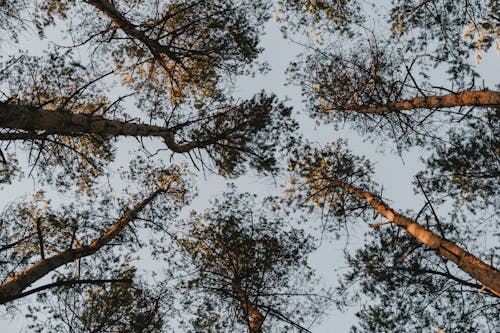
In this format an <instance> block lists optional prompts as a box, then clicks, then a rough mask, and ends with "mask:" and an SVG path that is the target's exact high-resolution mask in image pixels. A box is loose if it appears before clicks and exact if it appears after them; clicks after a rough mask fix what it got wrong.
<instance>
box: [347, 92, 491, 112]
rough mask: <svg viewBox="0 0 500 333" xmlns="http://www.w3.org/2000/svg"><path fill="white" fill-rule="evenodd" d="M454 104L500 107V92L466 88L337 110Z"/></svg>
mask: <svg viewBox="0 0 500 333" xmlns="http://www.w3.org/2000/svg"><path fill="white" fill-rule="evenodd" d="M456 106H482V107H500V92H498V91H491V90H466V91H462V92H460V93H457V94H448V95H441V96H426V97H415V98H412V99H408V100H405V101H401V102H394V103H389V104H383V105H373V106H363V105H354V104H348V105H342V106H340V107H338V109H339V110H344V111H357V112H360V113H389V112H395V111H404V110H413V109H441V108H451V107H456Z"/></svg>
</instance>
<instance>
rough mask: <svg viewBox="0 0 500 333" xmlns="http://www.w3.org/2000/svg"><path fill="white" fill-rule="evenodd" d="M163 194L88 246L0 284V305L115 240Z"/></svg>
mask: <svg viewBox="0 0 500 333" xmlns="http://www.w3.org/2000/svg"><path fill="white" fill-rule="evenodd" d="M163 192H165V190H163V189H159V190H157V191H155V192H153V193H152V194H151V195H150V196H148V197H147V198H146V199H144V200H143V201H141V202H140V203H138V204H137V205H136V206H135V207H134V208H133V209H131V210H129V211H128V212H127V213H125V214H124V215H123V216H122V217H121V218H120V219H118V221H116V223H115V224H114V225H113V226H112V227H111V228H109V229H108V230H107V231H106V232H104V233H103V234H102V235H101V236H100V237H98V238H96V239H94V240H92V241H91V242H90V244H89V245H86V246H81V247H77V248H74V249H73V248H70V249H67V250H65V251H63V252H61V253H59V254H57V255H54V256H52V257H50V258H47V259H41V260H39V261H38V262H36V263H35V264H33V265H32V266H31V267H29V268H27V269H25V270H23V271H21V272H19V273H18V274H16V275H14V276H12V277H10V278H9V279H8V280H7V281H5V282H4V283H1V284H0V304H4V303H7V302H9V301H12V300H15V299H17V298H19V295H20V294H22V293H23V291H24V290H25V289H26V288H28V287H29V286H30V285H32V284H33V283H35V282H36V281H38V280H40V279H41V278H42V277H44V276H45V275H47V274H48V273H50V272H52V271H53V270H55V269H57V268H58V267H61V266H63V265H66V264H68V263H70V262H73V261H75V260H77V259H79V258H83V257H87V256H90V255H92V254H94V253H96V252H97V251H99V250H100V249H101V248H102V247H103V246H104V245H106V244H108V243H109V242H111V241H112V240H113V239H114V238H116V237H117V236H118V235H119V234H120V233H121V232H122V231H123V229H125V227H126V226H127V225H128V224H129V223H130V222H131V221H133V220H134V219H135V218H136V217H137V215H138V214H139V213H140V212H141V211H142V210H143V209H144V208H145V207H146V206H147V205H148V204H150V203H151V202H152V201H153V200H154V199H155V198H156V197H157V196H158V195H160V194H161V193H163Z"/></svg>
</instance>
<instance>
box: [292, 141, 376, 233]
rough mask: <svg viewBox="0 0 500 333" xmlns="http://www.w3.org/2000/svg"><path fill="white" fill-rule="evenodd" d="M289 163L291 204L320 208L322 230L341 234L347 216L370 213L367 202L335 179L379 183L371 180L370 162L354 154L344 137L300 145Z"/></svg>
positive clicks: (366, 185) (369, 185) (370, 186)
mask: <svg viewBox="0 0 500 333" xmlns="http://www.w3.org/2000/svg"><path fill="white" fill-rule="evenodd" d="M288 167H289V170H290V173H291V175H290V187H289V188H287V189H286V191H285V193H286V195H287V196H288V198H289V203H288V204H289V205H292V206H299V207H304V208H306V209H308V211H309V212H310V213H312V212H313V210H315V209H317V210H319V211H320V212H321V218H322V220H323V226H322V230H323V231H329V232H334V233H335V234H337V235H339V232H340V231H341V230H343V229H344V228H345V227H346V224H345V223H346V222H347V221H348V220H349V221H350V220H352V219H355V218H359V217H365V218H366V217H367V216H368V215H367V214H366V210H367V208H369V206H368V205H367V204H366V202H363V201H362V200H359V199H358V198H356V197H354V196H352V195H350V194H349V193H346V191H345V190H344V189H342V188H341V187H339V186H338V184H337V183H336V182H337V181H338V180H340V181H343V182H346V183H349V184H356V186H360V187H362V188H366V189H373V188H375V186H376V184H374V183H373V181H372V180H371V177H372V174H373V169H372V166H371V164H370V162H369V161H368V160H367V159H366V158H364V157H358V156H355V155H353V154H352V153H351V152H350V150H349V149H348V148H347V147H346V143H345V142H344V141H342V140H338V141H336V142H333V143H331V144H329V145H328V146H326V147H324V148H323V149H321V150H320V149H317V148H313V147H311V146H309V145H306V146H304V147H302V148H300V149H297V150H296V151H295V153H294V156H293V157H292V158H291V159H290V162H289V166H288ZM332 220H333V221H332ZM330 222H334V223H330Z"/></svg>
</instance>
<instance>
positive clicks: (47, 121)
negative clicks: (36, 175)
mask: <svg viewBox="0 0 500 333" xmlns="http://www.w3.org/2000/svg"><path fill="white" fill-rule="evenodd" d="M0 127H2V128H9V129H16V130H24V131H29V132H31V133H5V134H4V135H5V136H6V137H5V138H4V139H9V138H11V139H28V138H33V139H39V138H40V137H41V136H43V135H50V134H60V135H70V136H74V135H81V134H94V135H100V136H103V137H114V136H134V137H160V138H162V139H164V140H165V143H166V144H167V146H168V147H169V149H171V150H172V151H174V152H177V153H185V152H188V151H190V150H192V149H194V148H201V147H203V146H206V145H207V143H200V142H195V141H190V142H187V143H183V144H177V143H176V142H175V140H174V134H175V131H173V130H172V129H170V128H166V127H161V126H153V125H146V124H137V123H132V122H124V121H118V120H111V119H106V118H103V117H99V116H92V115H87V114H76V113H71V112H68V111H46V110H42V109H38V108H30V107H26V106H22V105H18V104H10V103H3V102H0ZM35 131H43V134H40V133H37V132H35Z"/></svg>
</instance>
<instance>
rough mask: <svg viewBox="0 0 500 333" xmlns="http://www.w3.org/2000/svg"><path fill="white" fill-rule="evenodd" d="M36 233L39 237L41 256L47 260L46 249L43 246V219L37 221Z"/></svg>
mask: <svg viewBox="0 0 500 333" xmlns="http://www.w3.org/2000/svg"><path fill="white" fill-rule="evenodd" d="M36 233H37V235H38V243H39V245H40V256H41V257H42V259H43V260H45V249H44V245H43V235H42V227H41V218H39V217H38V218H37V219H36Z"/></svg>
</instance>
